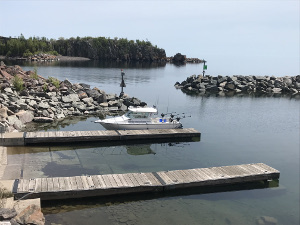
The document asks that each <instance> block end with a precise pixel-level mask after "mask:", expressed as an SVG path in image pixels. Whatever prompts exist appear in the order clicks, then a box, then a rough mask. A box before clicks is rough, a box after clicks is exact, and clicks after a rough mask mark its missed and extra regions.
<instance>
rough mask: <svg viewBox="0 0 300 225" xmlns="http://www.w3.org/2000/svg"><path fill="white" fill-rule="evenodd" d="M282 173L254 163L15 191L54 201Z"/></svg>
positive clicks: (40, 182) (78, 179) (32, 182)
mask: <svg viewBox="0 0 300 225" xmlns="http://www.w3.org/2000/svg"><path fill="white" fill-rule="evenodd" d="M279 176H280V172H279V171H278V170H276V169H274V168H272V167H270V166H268V165H266V164H263V163H255V164H243V165H233V166H222V167H210V168H197V169H186V170H172V171H160V172H153V173H126V174H105V175H86V176H74V177H49V178H31V179H20V180H19V179H17V180H15V182H14V187H13V191H12V192H13V193H14V195H15V198H17V199H18V198H21V197H23V196H24V195H27V196H26V197H27V198H41V199H42V200H54V199H66V198H82V197H92V196H107V195H116V194H127V193H141V192H164V191H169V190H174V189H183V188H190V187H213V186H222V185H223V186H225V185H231V184H232V185H234V184H243V183H248V182H257V181H269V180H273V179H274V180H275V179H279ZM29 193H30V194H29Z"/></svg>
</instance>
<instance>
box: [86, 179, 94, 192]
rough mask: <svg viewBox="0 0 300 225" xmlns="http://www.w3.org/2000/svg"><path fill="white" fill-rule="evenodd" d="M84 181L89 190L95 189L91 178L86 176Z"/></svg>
mask: <svg viewBox="0 0 300 225" xmlns="http://www.w3.org/2000/svg"><path fill="white" fill-rule="evenodd" d="M86 180H87V183H88V186H89V188H90V189H93V188H95V184H94V181H93V179H92V177H91V176H86Z"/></svg>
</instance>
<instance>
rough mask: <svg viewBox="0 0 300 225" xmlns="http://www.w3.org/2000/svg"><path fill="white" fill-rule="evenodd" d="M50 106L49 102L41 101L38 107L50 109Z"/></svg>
mask: <svg viewBox="0 0 300 225" xmlns="http://www.w3.org/2000/svg"><path fill="white" fill-rule="evenodd" d="M49 107H50V106H49V104H48V103H47V102H40V103H39V105H38V108H40V109H48V108H49Z"/></svg>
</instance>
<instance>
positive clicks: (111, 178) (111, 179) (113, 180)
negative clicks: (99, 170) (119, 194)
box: [106, 174, 118, 188]
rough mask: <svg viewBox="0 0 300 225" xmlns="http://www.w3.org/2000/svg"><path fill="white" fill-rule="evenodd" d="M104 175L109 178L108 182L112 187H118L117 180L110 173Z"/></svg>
mask: <svg viewBox="0 0 300 225" xmlns="http://www.w3.org/2000/svg"><path fill="white" fill-rule="evenodd" d="M106 176H107V178H108V179H109V182H110V183H111V185H112V187H114V188H116V187H118V184H117V182H116V181H115V179H114V178H113V176H112V175H111V174H107V175H106Z"/></svg>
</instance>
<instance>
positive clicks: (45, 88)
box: [43, 83, 48, 92]
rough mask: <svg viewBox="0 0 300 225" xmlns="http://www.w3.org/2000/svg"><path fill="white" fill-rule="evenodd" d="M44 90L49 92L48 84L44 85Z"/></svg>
mask: <svg viewBox="0 0 300 225" xmlns="http://www.w3.org/2000/svg"><path fill="white" fill-rule="evenodd" d="M43 90H44V92H47V90H48V84H47V83H44V85H43Z"/></svg>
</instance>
